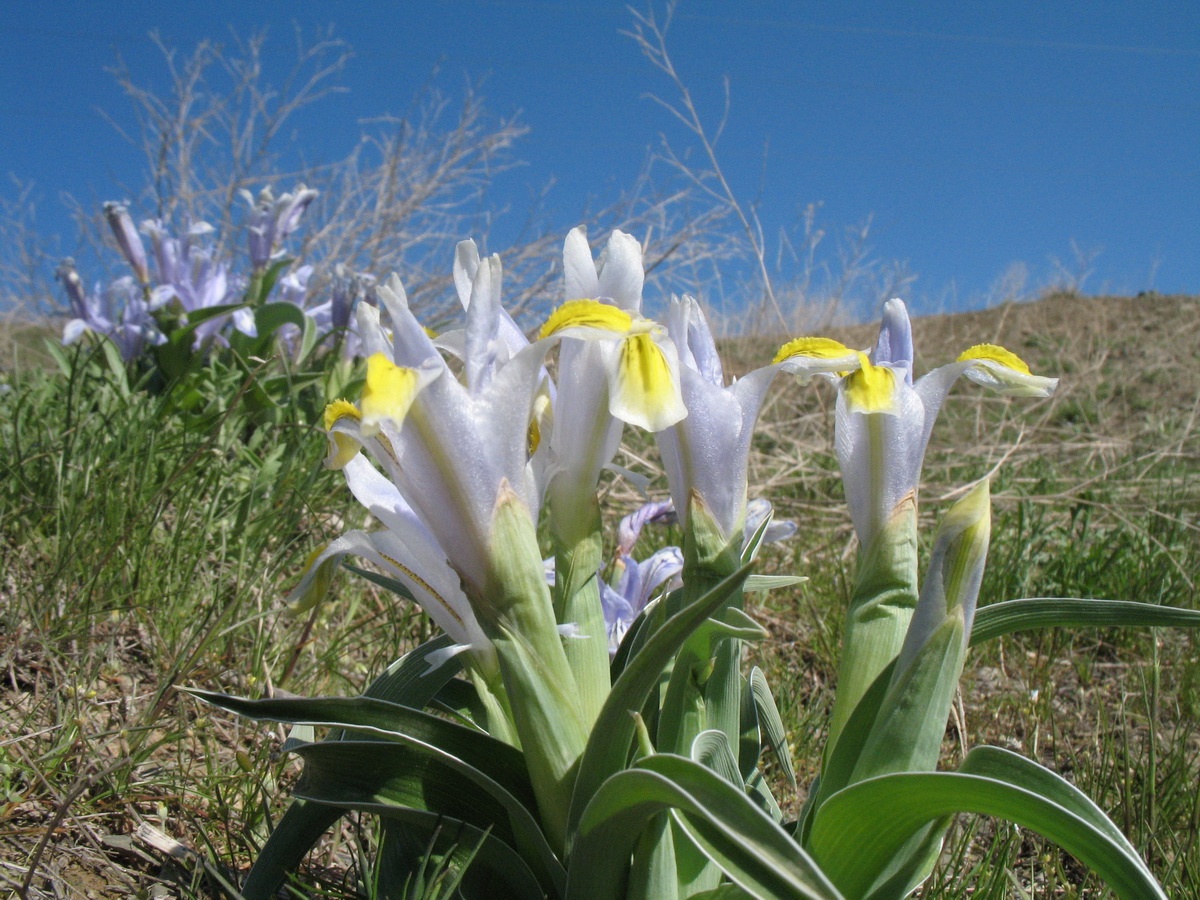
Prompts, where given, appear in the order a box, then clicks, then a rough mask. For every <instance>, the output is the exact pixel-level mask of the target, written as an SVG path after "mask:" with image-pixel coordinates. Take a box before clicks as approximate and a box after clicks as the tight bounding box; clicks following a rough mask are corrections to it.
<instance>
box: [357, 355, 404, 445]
mask: <svg viewBox="0 0 1200 900" xmlns="http://www.w3.org/2000/svg"><path fill="white" fill-rule="evenodd" d="M417 387H418V383H417V370H416V369H408V368H405V367H404V366H398V365H396V364H395V363H394V362H392V361H391V360H390V359H388V358H387V357H386V356H385V355H384V354H382V353H375V354H373V355H372V356H371V357H370V358H369V359H368V360H367V384H366V386H365V387H364V388H363V396H362V424H363V428H362V431H363V434H364V435H366V436H368V437H370V436H371V435H374V434H377V433H378V432H379V423H380V422H381V421H382V420H384V419H391V420H392V421H393V422H395V423H397V424H399V423H400V422H403V421H404V417H405V416H406V415H408V409H409V407H410V406H412V402H413V397H415V396H416V394H417Z"/></svg>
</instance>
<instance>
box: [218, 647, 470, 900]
mask: <svg viewBox="0 0 1200 900" xmlns="http://www.w3.org/2000/svg"><path fill="white" fill-rule="evenodd" d="M451 643H453V642H452V641H451V640H450V638H449V637H448V636H447V635H439V636H438V637H436V638H434V639H433V640H431V641H426V642H425V643H424V644H422V645H421V646H419V647H417V648H416V649H415V650H412V651H410V652H408V653H406V654H405V655H404V656H402V657H401V658H400V659H398V660H397V661H396V662H394V663H392V664H391V665H390V666H388V668H387V670H386V671H384V673H383V674H382V675H380V676H379V677H378V678H376V679H375V680H374V681H373V682H371V684H370V686H369V687H368V688H367V690H366V696H368V697H374V698H376V699H379V700H385V701H391V702H393V703H402V704H404V705H407V706H411V707H413V708H416V709H420V708H421V707H423V706H425V705H426V704H427V703H429V702H430V701H431V699H432V698H433V696H434V695H435V694H437V693H438V692H439V691H440V690H441V689H442V688H443V687H444V685H445V684H446V682H448V681H450V680H452V679H453V677H454V675H455V674H457V673H458V671H459V669H460V668H461V663H459V661H458V659H457V658H456V657H455V658H452V659H448V660H446V661H445V662H444V663H443V664H442V665H441V666H439V667H438V668H437V669H430V667H429V663H428V662H427V657H428V656H429V654H430V653H433V652H435V651H437V650H441V649H443V648H445V647H448V646H450V644H451ZM297 728H309V729H310V730H311V726H308V725H304V726H297ZM298 733H299V732H298V730H293V736H295V735H297V734H298ZM338 734H339V735H340V734H341V733H340V732H339V733H338ZM295 743H298V742H293V741H292V739H291V738H289V741H288V743H285V744H284V749H286V750H291V749H292V747H293V746H295ZM341 814H342V811H341V810H338V809H336V808H335V807H331V806H327V805H324V804H319V803H309V802H306V801H304V800H294V801H293V802H292V803H291V805H290V806H288V808H287V811H286V812H285V813H284V815H283V818H282V819H280V821H279V824H278V825H276V826H275V829H274V831H272V832H271V835H270V837H268V838H267V843H266V844H265V845H264V846H263V849H262V851H261V852H260V853H259V856H258V858H257V859H256V860H255V862H254V866H253V868H252V869H251V870H250V875H249V876H248V877H247V880H246V884H245V886H244V887H243V889H242V892H243V894H244V895H245V897H246V898H247V900H266V898H269V897H274V895H275V892H276V891H278V890H279V888H280V887H281V886H282V885H283V882H284V879H285V878H286V877H287V873H288V872H290V871H292V870H294V869H295V868H296V867H297V866H298V865H299V864H300V861H301V860H302V859H304V856H305V855H306V854H307V853H308V851H309V850H311V849H312V847H313V845H314V844H316V842H317V841H318V840H319V839H320V837H321V835H322V834H324V833H325V832H326V831H327V830H329V828H330V826H332V825H333V823H334V822H336V821H337V820H338V819H339V818H340V817H341Z"/></svg>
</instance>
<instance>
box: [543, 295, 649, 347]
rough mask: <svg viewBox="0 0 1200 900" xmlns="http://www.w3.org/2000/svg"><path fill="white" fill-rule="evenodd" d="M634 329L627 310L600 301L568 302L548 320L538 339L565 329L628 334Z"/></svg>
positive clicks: (631, 318)
mask: <svg viewBox="0 0 1200 900" xmlns="http://www.w3.org/2000/svg"><path fill="white" fill-rule="evenodd" d="M632 327H633V317H632V316H630V315H629V313H627V312H625V310H623V309H621V308H620V307H617V306H611V305H610V304H608V303H601V302H600V301H598V300H568V301H567V302H566V303H564V304H563V305H562V306H560V307H559V308H558V309H556V310H555V311H554V312H553V313H551V314H550V318H548V319H547V320H546V324H545V325H543V326H542V330H541V332H539V334H538V339H539V340H541V339H542V338H548V337H550V336H551V335H552V334H557V333H558V332H560V331H562V330H563V329H565V328H602V329H604V330H605V331H615V332H617V333H619V334H626V333H628V332H629V330H630V329H631V328H632Z"/></svg>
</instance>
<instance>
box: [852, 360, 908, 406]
mask: <svg viewBox="0 0 1200 900" xmlns="http://www.w3.org/2000/svg"><path fill="white" fill-rule="evenodd" d="M858 358H859V361H860V363H861V365H862V367H861V368H860V369H857V370H855V371H854V372H851V373H850V377H849V378H847V379H846V401H847V403H848V405H849V406H850V408H851V409H853V410H855V411H856V412H864V413H878V412H887V411H889V410H891V409H892V407H893V406H894V405H895V395H896V373H895V372H893V371H892V370H891V369H889V368H888V367H887V366H873V365H871V362H870V360H868V359H867V356H866V354H865V353H860V354H858Z"/></svg>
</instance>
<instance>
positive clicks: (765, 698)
mask: <svg viewBox="0 0 1200 900" xmlns="http://www.w3.org/2000/svg"><path fill="white" fill-rule="evenodd" d="M750 695H751V696H752V697H753V698H754V708H755V709H756V710H757V711H758V724H759V728H760V729H761V731H762V736H763V740H764V741H766V744H767V746H768V747H770V748H771V751H772V752H773V753H774V754H775V758H776V759H778V760H779V766H780V768H782V769H783V774H784V777H785V778H787V780H788V784H790V785H791V786H792V787H795V786H796V770H795V769H793V768H792V753H791V751H790V750H789V749H788V745H787V729H786V728H784V727H783V718H782V717H781V716H780V715H779V707H778V706H776V705H775V697H774V696H772V694H771V686H770V685H769V684H767V676H766V675H764V674H763V671H762V669H760V668H759V667H758V666H755V667H754V668H753V669H751V670H750Z"/></svg>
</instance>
